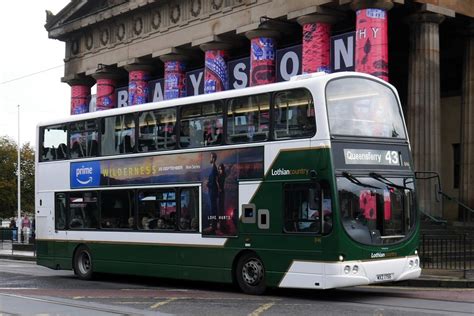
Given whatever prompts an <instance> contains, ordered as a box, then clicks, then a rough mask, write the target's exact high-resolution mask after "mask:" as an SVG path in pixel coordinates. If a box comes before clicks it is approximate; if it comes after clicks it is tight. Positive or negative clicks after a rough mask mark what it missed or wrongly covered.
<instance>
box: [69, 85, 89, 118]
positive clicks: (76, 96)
mask: <svg viewBox="0 0 474 316" xmlns="http://www.w3.org/2000/svg"><path fill="white" fill-rule="evenodd" d="M90 96H91V88H90V87H89V86H84V85H74V86H71V115H75V114H82V113H87V112H89V99H90Z"/></svg>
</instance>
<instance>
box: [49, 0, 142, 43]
mask: <svg viewBox="0 0 474 316" xmlns="http://www.w3.org/2000/svg"><path fill="white" fill-rule="evenodd" d="M129 2H130V1H129V0H71V2H69V4H68V5H67V6H65V7H64V8H63V9H62V10H61V11H59V13H57V14H56V15H53V14H52V13H51V12H50V11H46V24H45V28H46V30H47V31H48V33H49V37H50V38H58V39H60V38H61V37H63V36H65V35H66V34H67V33H70V32H73V31H76V30H77V29H80V28H83V27H84V26H85V25H91V24H95V23H97V22H101V21H103V20H106V19H108V18H111V17H112V16H115V15H116V13H118V12H120V13H124V12H126V11H128V7H129ZM132 2H133V1H132Z"/></svg>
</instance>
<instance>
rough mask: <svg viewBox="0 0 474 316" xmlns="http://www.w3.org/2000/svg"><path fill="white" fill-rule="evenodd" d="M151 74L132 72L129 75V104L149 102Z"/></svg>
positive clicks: (139, 71)
mask: <svg viewBox="0 0 474 316" xmlns="http://www.w3.org/2000/svg"><path fill="white" fill-rule="evenodd" d="M148 80H149V72H148V71H146V70H131V71H130V72H129V74H128V104H129V105H137V104H144V103H147V102H148Z"/></svg>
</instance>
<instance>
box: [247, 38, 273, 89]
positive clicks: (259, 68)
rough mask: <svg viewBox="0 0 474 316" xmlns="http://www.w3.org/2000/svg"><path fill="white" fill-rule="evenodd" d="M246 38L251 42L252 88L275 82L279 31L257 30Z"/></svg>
mask: <svg viewBox="0 0 474 316" xmlns="http://www.w3.org/2000/svg"><path fill="white" fill-rule="evenodd" d="M245 36H247V38H248V39H249V40H250V86H258V85H262V84H267V83H273V82H275V81H276V69H275V67H276V39H277V38H278V36H279V33H278V31H274V30H269V29H257V30H253V31H248V32H246V33H245Z"/></svg>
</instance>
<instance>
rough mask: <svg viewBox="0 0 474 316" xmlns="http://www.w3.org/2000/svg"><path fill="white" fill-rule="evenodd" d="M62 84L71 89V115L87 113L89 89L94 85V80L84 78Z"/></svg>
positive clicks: (89, 96)
mask: <svg viewBox="0 0 474 316" xmlns="http://www.w3.org/2000/svg"><path fill="white" fill-rule="evenodd" d="M63 82H66V83H67V84H69V86H70V87H71V115H76V114H82V113H87V112H89V101H90V99H91V87H92V86H93V85H94V83H95V82H94V79H92V78H90V77H85V76H84V77H81V78H74V79H71V80H65V81H63Z"/></svg>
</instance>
